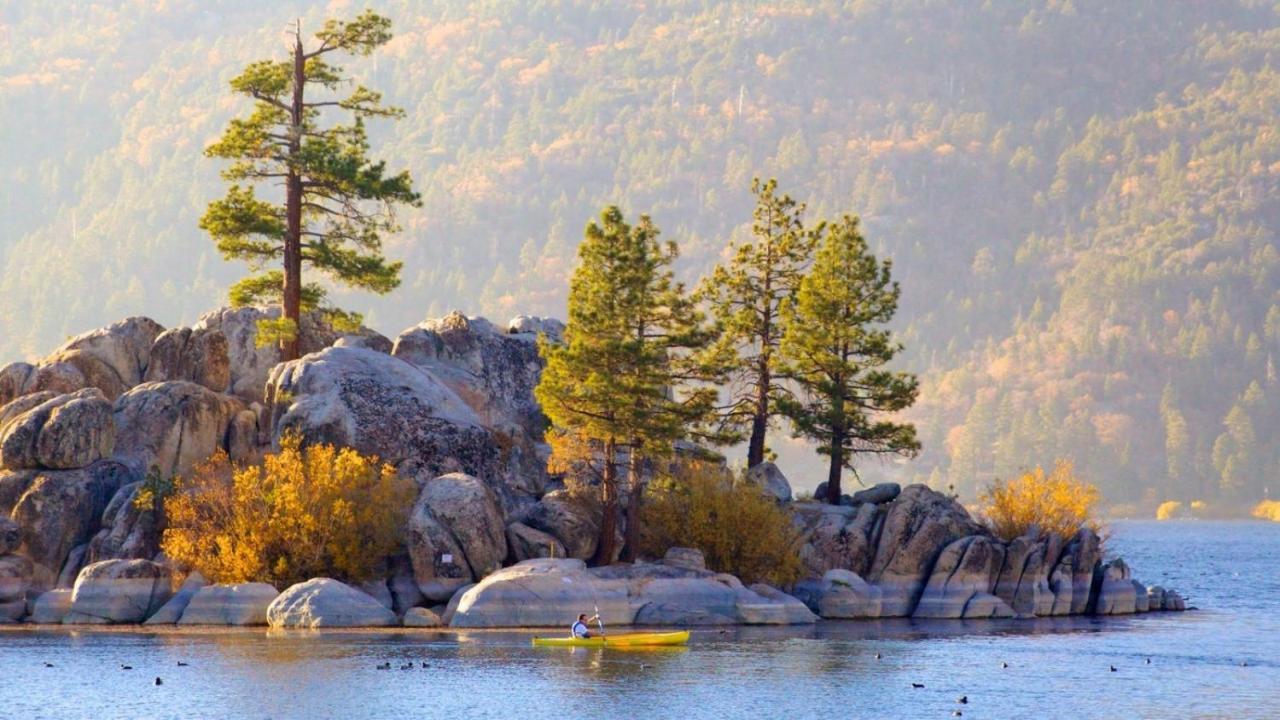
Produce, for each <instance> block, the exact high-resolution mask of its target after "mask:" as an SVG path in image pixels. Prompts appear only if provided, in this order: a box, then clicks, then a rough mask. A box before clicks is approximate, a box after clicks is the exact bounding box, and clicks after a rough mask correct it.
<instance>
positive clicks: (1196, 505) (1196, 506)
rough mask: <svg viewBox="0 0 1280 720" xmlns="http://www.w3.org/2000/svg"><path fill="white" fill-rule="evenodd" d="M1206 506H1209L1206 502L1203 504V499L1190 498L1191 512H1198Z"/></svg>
mask: <svg viewBox="0 0 1280 720" xmlns="http://www.w3.org/2000/svg"><path fill="white" fill-rule="evenodd" d="M1207 507H1209V506H1208V505H1206V504H1205V502H1204V501H1203V500H1192V501H1191V512H1200V511H1201V510H1204V509H1205V508H1207Z"/></svg>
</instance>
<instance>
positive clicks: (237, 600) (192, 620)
mask: <svg viewBox="0 0 1280 720" xmlns="http://www.w3.org/2000/svg"><path fill="white" fill-rule="evenodd" d="M279 594H280V592H279V591H278V590H276V589H275V588H274V587H272V586H271V585H268V584H267V583H261V582H252V583H240V584H239V585H207V586H205V587H202V588H200V589H199V590H197V591H196V594H195V596H194V597H192V598H191V601H190V602H189V603H187V607H186V609H185V610H183V612H182V618H181V619H179V620H178V624H179V625H239V626H244V625H266V624H267V608H268V607H270V606H271V602H272V601H273V600H275V599H276V596H278V595H279Z"/></svg>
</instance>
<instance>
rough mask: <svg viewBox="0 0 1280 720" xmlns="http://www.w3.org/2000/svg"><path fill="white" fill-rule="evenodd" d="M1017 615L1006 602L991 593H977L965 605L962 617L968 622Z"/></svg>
mask: <svg viewBox="0 0 1280 720" xmlns="http://www.w3.org/2000/svg"><path fill="white" fill-rule="evenodd" d="M1016 615H1017V613H1015V612H1014V611H1013V608H1011V607H1009V605H1008V604H1006V603H1005V601H1004V600H1001V599H1000V598H998V597H996V596H995V595H992V594H991V593H977V594H975V595H973V596H972V597H970V598H969V601H968V602H966V603H965V606H964V612H963V613H961V615H960V617H962V618H964V619H966V620H974V619H980V618H1011V617H1015V616H1016Z"/></svg>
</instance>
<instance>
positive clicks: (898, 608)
mask: <svg viewBox="0 0 1280 720" xmlns="http://www.w3.org/2000/svg"><path fill="white" fill-rule="evenodd" d="M887 507H888V512H887V514H886V515H885V518H884V525H883V529H882V530H881V531H880V536H879V544H878V545H877V547H876V554H875V558H874V559H873V560H872V562H871V567H870V570H869V571H868V573H867V576H866V580H867V581H868V582H869V583H870V584H872V585H874V586H876V587H878V588H879V589H880V593H881V607H880V611H881V613H882V615H881V617H902V616H905V615H910V614H911V612H912V611H913V610H914V609H915V606H916V602H917V601H918V599H919V597H920V594H921V593H922V592H923V591H924V588H925V584H926V583H927V582H928V579H929V573H930V571H931V570H932V569H933V563H934V561H935V560H936V559H937V557H938V555H939V554H940V553H941V552H942V550H943V549H944V548H945V547H946V546H947V545H949V544H950V543H952V542H954V541H956V540H958V539H960V538H962V537H965V536H968V535H981V534H985V533H986V530H985V529H984V528H983V527H982V526H980V525H978V524H977V523H976V522H974V521H973V519H972V518H971V517H969V513H968V512H966V511H965V509H964V507H963V506H961V505H960V503H958V502H956V500H955V499H954V498H951V497H948V496H946V495H943V494H942V493H939V492H936V491H934V490H932V489H930V488H928V487H926V486H924V485H910V486H908V487H907V488H906V489H904V490H903V491H902V494H900V495H899V496H898V498H897V499H896V500H894V501H893V502H892V503H890V504H889V505H888V506H887Z"/></svg>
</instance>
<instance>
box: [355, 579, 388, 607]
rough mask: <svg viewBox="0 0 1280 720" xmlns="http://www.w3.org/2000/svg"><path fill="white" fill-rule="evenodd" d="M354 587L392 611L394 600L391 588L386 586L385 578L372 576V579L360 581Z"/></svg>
mask: <svg viewBox="0 0 1280 720" xmlns="http://www.w3.org/2000/svg"><path fill="white" fill-rule="evenodd" d="M356 589H357V590H359V591H360V592H362V593H364V594H365V595H368V596H369V597H371V598H373V599H374V600H376V601H378V604H379V605H381V606H382V607H384V608H386V609H388V610H392V611H394V609H395V606H396V601H395V598H393V597H392V596H391V588H389V587H387V581H386V579H385V578H374V579H373V580H368V581H366V582H362V583H360V585H359V587H357V588H356Z"/></svg>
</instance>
